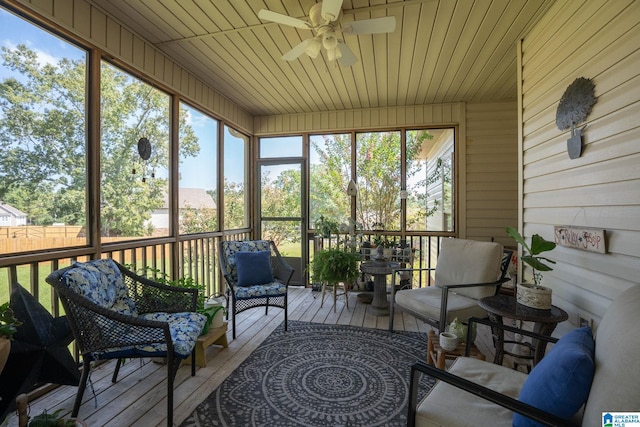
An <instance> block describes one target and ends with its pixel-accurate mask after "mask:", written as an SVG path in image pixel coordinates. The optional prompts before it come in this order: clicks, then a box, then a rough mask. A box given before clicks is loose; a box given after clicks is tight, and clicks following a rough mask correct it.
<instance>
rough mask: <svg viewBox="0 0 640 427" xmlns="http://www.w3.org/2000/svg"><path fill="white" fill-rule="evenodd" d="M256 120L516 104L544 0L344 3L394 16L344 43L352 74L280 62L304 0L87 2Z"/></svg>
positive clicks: (306, 33)
mask: <svg viewBox="0 0 640 427" xmlns="http://www.w3.org/2000/svg"><path fill="white" fill-rule="evenodd" d="M91 2H92V4H94V5H95V6H97V7H99V8H101V9H102V10H103V11H105V12H106V13H108V14H109V15H111V16H112V17H113V18H114V19H116V20H118V21H119V22H120V23H121V24H123V25H125V26H126V27H128V28H129V29H130V30H131V31H133V32H135V33H137V34H138V35H140V36H141V37H142V38H144V39H146V40H147V41H148V42H150V43H152V44H153V45H154V46H156V47H157V48H158V49H159V50H161V51H162V52H164V53H165V54H166V55H168V56H169V57H171V58H173V59H174V60H175V61H176V62H178V63H180V64H181V65H183V66H184V67H186V68H187V69H189V70H190V71H191V72H192V73H194V74H195V75H196V76H198V77H199V78H200V79H202V80H203V81H204V82H205V83H207V84H208V85H210V86H212V87H214V88H215V89H216V90H218V91H219V92H220V93H222V94H223V95H225V96H227V97H228V98H229V99H231V100H233V101H234V102H235V103H237V104H238V105H240V106H241V107H242V108H244V109H246V110H247V111H248V112H249V113H250V114H252V115H254V116H264V115H279V114H289V113H308V112H318V111H333V110H344V109H358V108H376V107H392V106H404V105H420V104H432V103H443V102H459V101H467V102H474V101H483V102H484V101H494V100H505V99H515V98H516V42H517V40H519V39H520V38H522V36H523V35H524V34H525V33H526V32H527V31H528V30H529V29H530V28H531V26H532V25H533V24H534V23H535V22H536V21H537V20H538V19H539V18H540V17H541V16H542V15H543V14H544V12H545V11H546V10H548V8H549V7H550V5H551V4H552V3H553V0H407V1H398V0H344V2H343V4H342V12H343V13H342V17H341V20H342V24H343V25H344V24H346V23H348V22H351V21H354V20H362V19H370V18H377V17H384V16H394V17H395V18H396V28H395V31H394V32H393V33H389V34H375V35H358V36H356V35H344V41H345V43H346V44H347V46H348V47H349V48H350V49H351V51H352V52H353V53H354V54H355V56H356V57H357V58H358V62H356V64H355V65H353V66H351V67H342V66H341V65H338V64H336V62H335V61H333V62H329V61H328V60H327V56H326V52H322V53H321V54H320V55H319V56H318V57H317V58H316V59H311V58H310V57H308V56H307V55H306V54H303V55H302V56H301V57H300V58H299V59H297V60H294V61H290V62H288V61H284V60H282V59H280V57H281V56H282V55H283V54H284V53H286V52H288V51H289V50H290V49H292V48H293V47H294V46H296V45H297V44H298V43H300V42H301V41H302V40H304V39H306V38H310V37H311V36H312V32H311V31H310V30H305V29H297V28H293V27H288V26H285V25H280V24H276V23H270V22H266V21H265V22H263V21H261V20H260V19H259V18H258V12H259V11H260V9H263V8H264V9H268V10H271V11H274V12H277V13H281V14H286V15H289V16H293V17H296V18H300V19H303V20H308V14H309V10H310V8H311V6H313V5H314V4H315V3H316V2H315V1H314V0H92V1H91Z"/></svg>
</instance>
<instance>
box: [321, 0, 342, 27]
mask: <svg viewBox="0 0 640 427" xmlns="http://www.w3.org/2000/svg"><path fill="white" fill-rule="evenodd" d="M341 10H342V0H322V12H321V13H320V15H321V16H322V17H323V18H324V19H326V20H327V21H329V22H333V21H335V20H336V19H338V16H340V11H341Z"/></svg>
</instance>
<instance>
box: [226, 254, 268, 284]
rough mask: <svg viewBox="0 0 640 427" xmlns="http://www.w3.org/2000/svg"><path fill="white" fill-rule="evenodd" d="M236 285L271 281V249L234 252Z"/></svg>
mask: <svg viewBox="0 0 640 427" xmlns="http://www.w3.org/2000/svg"><path fill="white" fill-rule="evenodd" d="M235 258H236V271H237V272H238V286H254V285H264V284H267V283H271V282H273V271H272V270H271V251H255V252H244V251H240V252H236V254H235Z"/></svg>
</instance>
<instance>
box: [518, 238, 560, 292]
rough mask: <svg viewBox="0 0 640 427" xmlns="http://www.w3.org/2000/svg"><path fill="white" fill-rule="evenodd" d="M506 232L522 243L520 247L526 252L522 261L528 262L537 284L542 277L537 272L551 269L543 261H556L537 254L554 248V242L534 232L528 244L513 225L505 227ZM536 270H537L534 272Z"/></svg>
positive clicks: (552, 262) (553, 262)
mask: <svg viewBox="0 0 640 427" xmlns="http://www.w3.org/2000/svg"><path fill="white" fill-rule="evenodd" d="M507 234H508V235H509V236H510V237H511V238H512V239H513V240H515V241H516V242H517V243H518V244H520V245H522V249H524V251H525V253H526V255H523V256H522V261H523V262H525V263H527V264H529V266H530V267H531V268H532V269H533V278H534V281H535V284H536V285H539V284H540V281H541V279H542V274H540V273H539V272H540V271H552V270H553V268H552V267H550V266H548V265H546V264H545V263H544V262H549V263H551V264H555V263H556V262H555V261H554V260H552V259H549V258H546V257H542V256H539V255H540V254H541V253H543V252H548V251H551V250H553V249H555V247H556V244H555V243H554V242H550V241H548V240H545V239H544V237H542V236H540V235H539V234H534V235H533V236H531V246H529V245H528V244H527V242H525V240H524V238H523V237H522V235H520V233H519V232H518V230H517V229H516V228H515V227H507ZM543 261H544V262H543ZM536 270H537V271H538V272H536Z"/></svg>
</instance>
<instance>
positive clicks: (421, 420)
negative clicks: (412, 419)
mask: <svg viewBox="0 0 640 427" xmlns="http://www.w3.org/2000/svg"><path fill="white" fill-rule="evenodd" d="M449 372H451V373H453V374H455V375H458V376H461V377H463V378H466V379H468V380H469V381H473V382H475V383H478V384H482V385H484V386H485V387H488V388H490V389H492V390H495V391H497V392H499V393H503V394H506V395H508V396H511V397H513V398H517V397H518V394H519V393H520V389H521V388H522V384H524V381H525V380H526V379H527V375H526V374H525V373H523V372H520V371H515V370H513V369H510V368H507V367H505V366H499V365H494V364H493V363H488V362H483V361H480V360H477V359H473V358H468V357H459V358H458V359H456V361H455V362H454V363H453V365H452V366H451V368H450V369H449ZM512 418H513V412H511V411H509V410H507V409H504V408H502V407H500V406H498V405H495V404H494V403H491V402H489V401H488V400H485V399H482V398H480V397H477V396H474V395H472V394H470V393H466V392H464V391H462V390H460V389H458V388H456V387H453V386H451V385H449V384H447V383H445V382H442V381H438V382H437V383H436V385H435V386H434V387H433V388H432V389H431V391H430V392H429V393H428V394H427V396H426V397H425V398H424V399H423V400H422V401H421V402H420V404H419V405H418V409H417V413H416V426H429V427H434V426H439V427H464V426H468V427H478V426H505V427H506V426H511V421H512Z"/></svg>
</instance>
